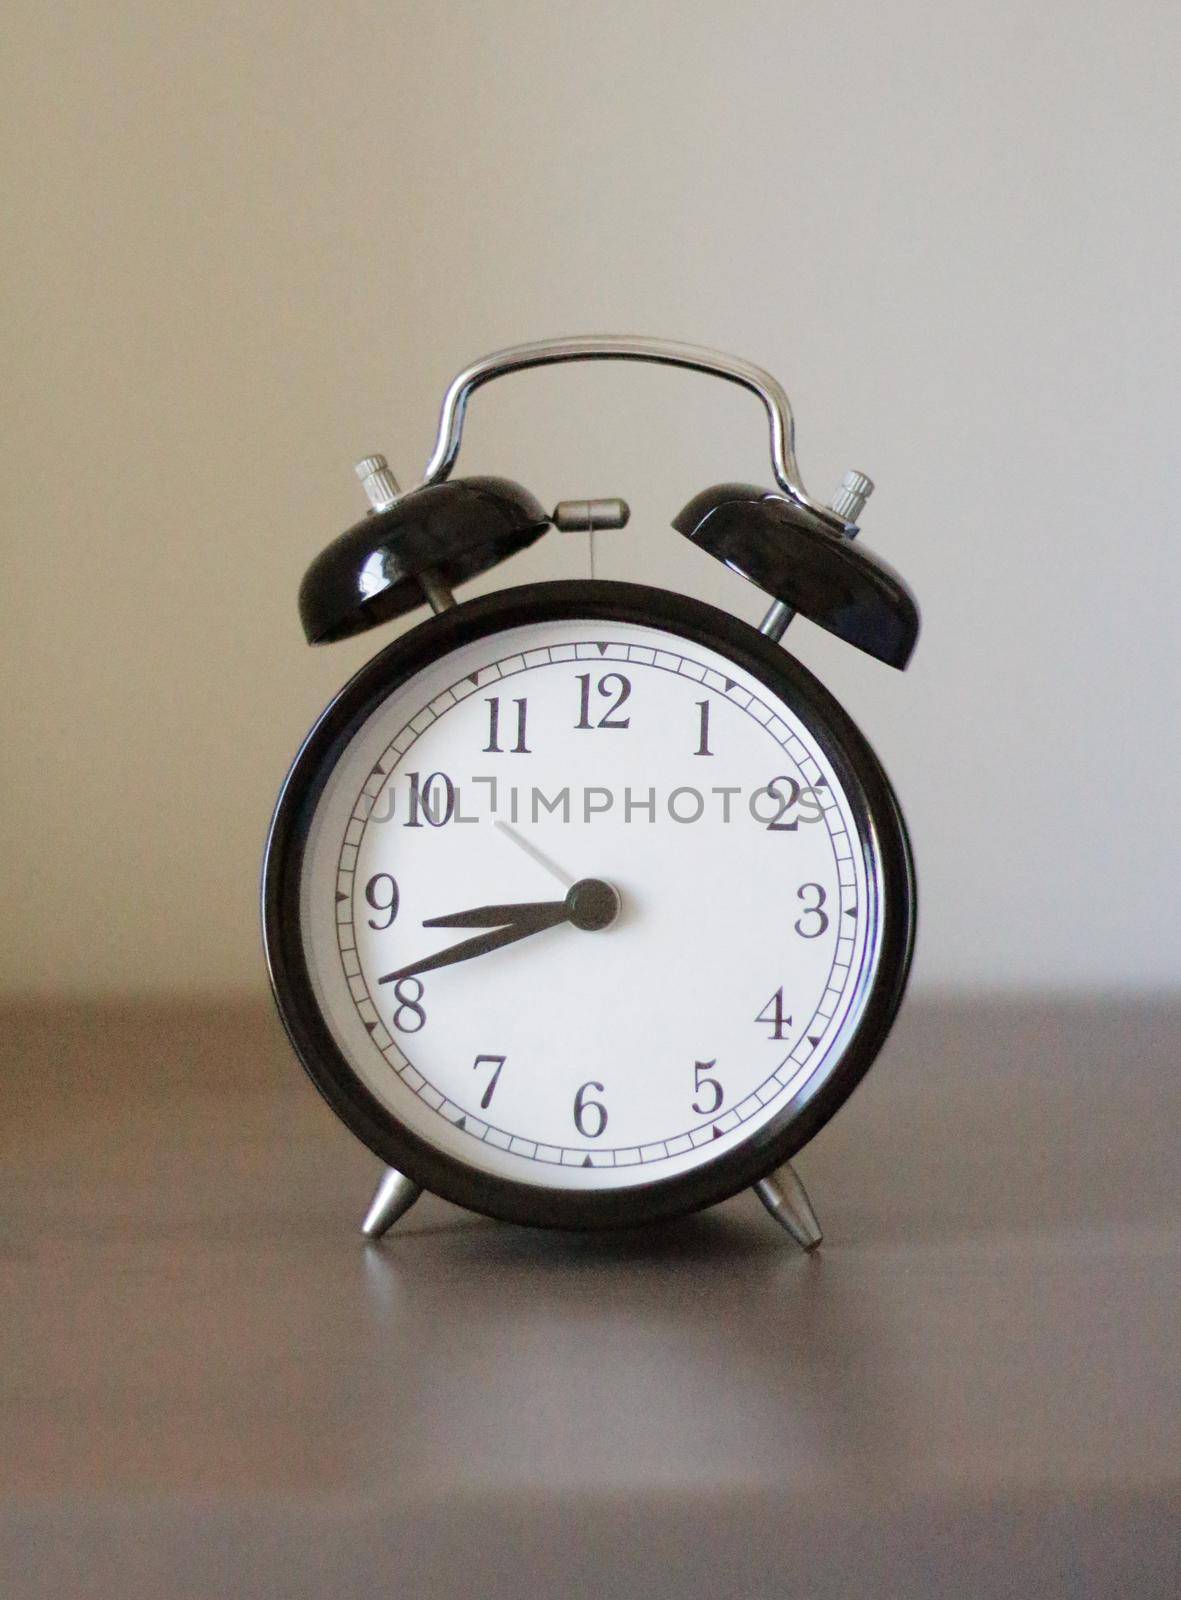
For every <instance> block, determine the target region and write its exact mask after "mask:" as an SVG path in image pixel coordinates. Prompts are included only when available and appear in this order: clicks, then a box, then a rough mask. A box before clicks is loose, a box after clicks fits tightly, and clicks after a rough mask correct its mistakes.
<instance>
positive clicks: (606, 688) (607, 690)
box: [574, 672, 632, 728]
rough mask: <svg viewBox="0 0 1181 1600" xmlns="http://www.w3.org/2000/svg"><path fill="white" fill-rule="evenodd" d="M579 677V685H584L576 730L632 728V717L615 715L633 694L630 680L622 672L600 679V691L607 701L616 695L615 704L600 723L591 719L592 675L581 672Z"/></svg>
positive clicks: (610, 673) (607, 710)
mask: <svg viewBox="0 0 1181 1600" xmlns="http://www.w3.org/2000/svg"><path fill="white" fill-rule="evenodd" d="M577 676H578V681H579V683H580V684H581V685H582V700H581V704H580V708H579V713H578V721H577V722H576V723H575V724H574V726H575V728H629V727H630V726H631V718H630V717H616V715H615V713H616V712H617V711H618V710H619V708H620V706H622V705H623V702H624V701H625V700H626V699H627V698H628V696H629V695H630V694H631V692H632V686H631V680H630V679H629V678H625V677H624V676H623V673H622V672H607V673H604V675H603V676H602V677H601V678H600V679H599V682H598V685H597V687H598V691H599V693H600V694H601V695H602V696H603V698H604V699H605V700H609V699H610V698H611V696H612V695H615V703H614V705H610V706H608V707H607V709H606V711H604V712H603V715H602V716H601V717H600V718H599V720H598V722H592V721H591V719H590V686H591V675H590V673H589V672H580V673H578V675H577Z"/></svg>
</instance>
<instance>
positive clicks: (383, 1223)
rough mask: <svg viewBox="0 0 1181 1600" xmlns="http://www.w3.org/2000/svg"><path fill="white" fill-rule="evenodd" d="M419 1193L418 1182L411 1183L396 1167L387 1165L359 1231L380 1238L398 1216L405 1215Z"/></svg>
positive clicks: (369, 1237)
mask: <svg viewBox="0 0 1181 1600" xmlns="http://www.w3.org/2000/svg"><path fill="white" fill-rule="evenodd" d="M421 1193H422V1190H421V1189H420V1188H419V1186H418V1184H416V1183H412V1182H411V1181H410V1179H409V1178H407V1177H405V1176H403V1174H402V1173H400V1172H399V1171H398V1170H397V1168H396V1167H387V1168H386V1170H385V1172H384V1173H383V1175H382V1179H381V1182H380V1183H379V1184H378V1186H377V1193H376V1194H375V1195H374V1196H373V1199H372V1201H371V1203H370V1206H369V1210H368V1211H367V1212H366V1213H365V1220H364V1222H363V1223H362V1224H361V1232H362V1233H363V1234H364V1235H365V1237H366V1238H367V1239H380V1238H381V1236H382V1234H384V1233H388V1232H389V1230H390V1229H391V1228H392V1227H393V1225H394V1223H395V1222H397V1220H398V1218H399V1217H402V1216H405V1214H406V1212H407V1211H409V1210H410V1207H411V1206H412V1205H413V1204H414V1202H415V1201H416V1200H417V1199H418V1197H419V1195H420V1194H421Z"/></svg>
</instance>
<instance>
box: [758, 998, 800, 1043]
mask: <svg viewBox="0 0 1181 1600" xmlns="http://www.w3.org/2000/svg"><path fill="white" fill-rule="evenodd" d="M755 1021H756V1022H769V1023H770V1024H771V1032H770V1033H769V1034H768V1035H767V1037H768V1039H784V1038H786V1037H787V1035H786V1033H785V1031H784V1030H785V1029H787V1028H790V1027H791V1017H790V1016H786V1015H785V1014H784V1010H783V990H782V989H776V991H775V993H774V994H773V995H772V996H771V998H770V1000H768V1001H767V1004H766V1005H765V1006H764V1007H763V1009H762V1010H761V1011H760V1012H759V1014H758V1016H757V1017H756V1018H755Z"/></svg>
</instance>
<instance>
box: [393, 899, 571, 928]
mask: <svg viewBox="0 0 1181 1600" xmlns="http://www.w3.org/2000/svg"><path fill="white" fill-rule="evenodd" d="M555 911H560V912H562V914H563V915H565V913H566V902H565V901H564V900H526V901H523V902H521V903H520V904H517V905H510V906H476V908H475V909H474V910H473V911H452V912H451V913H450V915H448V916H445V917H428V918H427V919H426V921H425V922H424V923H423V927H424V928H504V927H508V926H509V925H511V926H513V927H520V926H521V924H522V923H526V922H535V921H538V920H541V921H545V920H547V919H548V917H549V915H550V914H551V913H552V912H555Z"/></svg>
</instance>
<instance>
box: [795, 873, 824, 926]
mask: <svg viewBox="0 0 1181 1600" xmlns="http://www.w3.org/2000/svg"><path fill="white" fill-rule="evenodd" d="M809 895H812V896H814V897H815V904H814V905H809V904H808V896H809ZM796 899H797V900H802V901H803V902H804V914H803V916H802V917H797V918H796V921H795V929H796V932H797V933H798V934H799V935H800V937H801V938H802V939H819V937H820V935H821V934H822V933H823V932H824V930H825V929H826V928H827V927H828V920H829V919H828V912H827V911H822V910H821V909H820V908H821V906H822V905H823V904H824V902H825V901H826V900H827V899H828V896H827V894H826V893H825V892H824V890H823V888H822V887H821V886H820V884H818V883H801V884H800V886H799V888H798V889H797V890H796Z"/></svg>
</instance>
